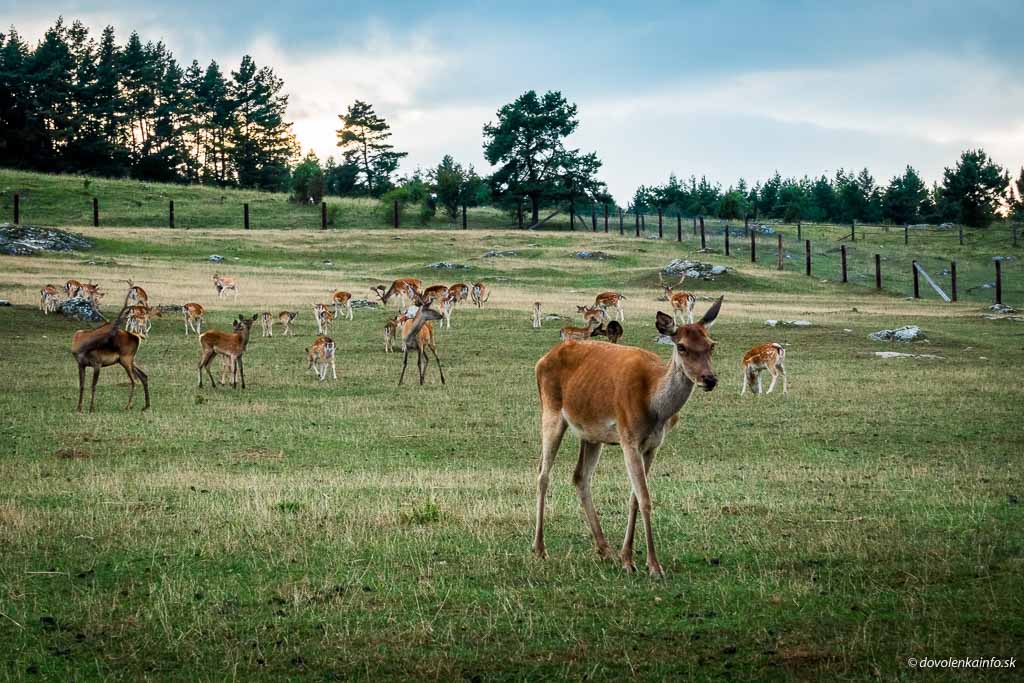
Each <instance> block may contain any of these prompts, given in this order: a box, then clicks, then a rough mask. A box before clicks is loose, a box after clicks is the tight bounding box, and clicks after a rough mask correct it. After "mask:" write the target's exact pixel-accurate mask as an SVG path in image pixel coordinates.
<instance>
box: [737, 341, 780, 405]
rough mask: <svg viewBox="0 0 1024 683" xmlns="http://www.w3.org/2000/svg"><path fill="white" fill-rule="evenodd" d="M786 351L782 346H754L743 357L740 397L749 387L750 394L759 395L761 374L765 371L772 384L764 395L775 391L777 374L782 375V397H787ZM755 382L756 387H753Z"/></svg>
mask: <svg viewBox="0 0 1024 683" xmlns="http://www.w3.org/2000/svg"><path fill="white" fill-rule="evenodd" d="M785 363H786V349H785V348H783V346H782V344H762V345H761V346H755V347H754V348H752V349H750V350H749V351H747V352H746V354H744V356H743V363H742V367H743V386H742V387H741V388H740V396H742V395H743V394H745V393H746V391H747V387H750V393H752V394H757V395H759V396H760V395H761V389H762V387H761V372H762V371H763V370H767V371H768V372H769V374H771V376H772V383H771V384H769V385H768V391H767V393H766V394H765V395H767V394H770V393H772V391H774V390H775V383H776V382H777V381H778V380H779V373H780V372H781V373H782V395H783V396H788V395H789V378H787V377H786V365H785ZM755 381H756V382H757V386H756V387H755V386H754V383H755Z"/></svg>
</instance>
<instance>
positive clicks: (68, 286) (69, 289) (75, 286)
mask: <svg viewBox="0 0 1024 683" xmlns="http://www.w3.org/2000/svg"><path fill="white" fill-rule="evenodd" d="M81 291H82V283H81V282H79V281H78V280H68V281H67V282H65V283H64V293H65V294H67V295H68V298H69V299H74V298H75V297H76V296H78V294H79V292H81Z"/></svg>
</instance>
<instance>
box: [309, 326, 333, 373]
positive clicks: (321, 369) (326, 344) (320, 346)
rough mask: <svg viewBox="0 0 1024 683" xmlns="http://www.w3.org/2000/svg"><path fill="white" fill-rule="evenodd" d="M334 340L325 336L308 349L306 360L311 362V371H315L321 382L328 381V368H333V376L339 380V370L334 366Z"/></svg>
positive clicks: (318, 338)
mask: <svg viewBox="0 0 1024 683" xmlns="http://www.w3.org/2000/svg"><path fill="white" fill-rule="evenodd" d="M335 349H336V347H335V344H334V340H333V339H331V338H330V337H325V336H323V335H321V336H319V337H317V338H316V340H315V341H314V342H313V345H312V346H310V347H309V348H308V349H306V358H307V360H309V369H310V370H312V371H313V374H315V375H316V376H317V377H318V378H319V379H320V381H321V382H323V381H324V380H325V379H327V366H328V365H330V367H331V375H332V376H333V377H334V379H338V369H337V368H336V367H335V366H334V352H335Z"/></svg>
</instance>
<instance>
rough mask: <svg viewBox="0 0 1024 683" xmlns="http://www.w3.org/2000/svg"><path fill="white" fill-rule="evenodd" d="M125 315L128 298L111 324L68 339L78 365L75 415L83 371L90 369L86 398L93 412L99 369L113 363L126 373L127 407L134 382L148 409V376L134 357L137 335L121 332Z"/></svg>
mask: <svg viewBox="0 0 1024 683" xmlns="http://www.w3.org/2000/svg"><path fill="white" fill-rule="evenodd" d="M127 313H128V298H127V297H125V302H124V306H123V307H122V308H121V311H120V312H119V313H118V314H117V317H116V318H115V319H114V320H113V322H109V323H105V324H103V325H100V326H99V327H96V328H93V329H91V330H78V331H77V332H75V334H74V336H73V337H72V338H71V354H72V355H73V356H74V357H75V361H76V362H77V363H78V412H82V398H83V396H84V394H85V369H86V368H87V367H90V368H92V396H91V398H90V399H89V412H90V413H91V412H93V408H94V407H95V404H96V383H97V382H98V381H99V379H100V369H101V368H105V367H108V366H110V365H114V364H115V363H117V364H118V365H120V366H121V367H122V368H124V371H125V372H126V373H128V381H129V382H131V389H130V390H129V392H128V405H126V406H125V410H130V409H131V407H132V399H133V398H134V397H135V380H136V378H138V380H139V381H140V382H142V390H143V392H144V393H145V395H146V405H145V406H143V407H142V409H143V410H148V409H149V377H148V376H147V375H146V373H145V372H143V371H142V370H141V369H139V367H138V366H137V365H135V354H136V353H137V352H138V350H139V343H140V340H139V336H138V335H136V334H132V333H131V332H125V331H124V330H122V329H121V323H122V322H123V321H124V319H125V316H126V315H127Z"/></svg>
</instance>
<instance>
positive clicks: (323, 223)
mask: <svg viewBox="0 0 1024 683" xmlns="http://www.w3.org/2000/svg"><path fill="white" fill-rule="evenodd" d="M320 229H321V230H326V229H327V202H320Z"/></svg>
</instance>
